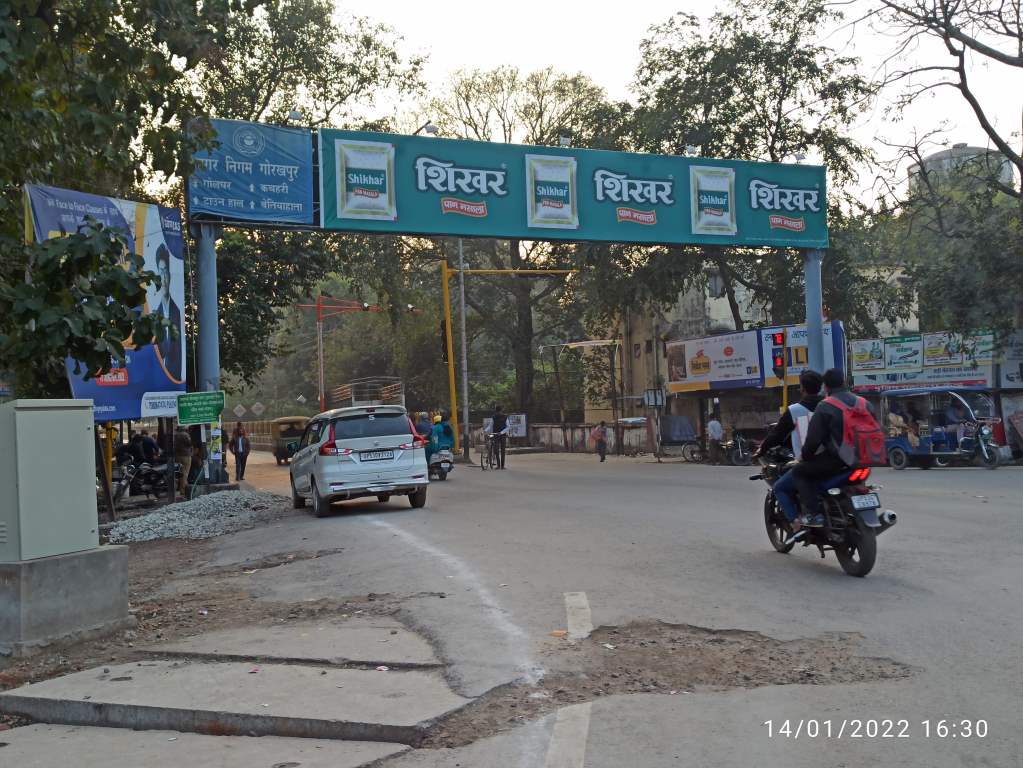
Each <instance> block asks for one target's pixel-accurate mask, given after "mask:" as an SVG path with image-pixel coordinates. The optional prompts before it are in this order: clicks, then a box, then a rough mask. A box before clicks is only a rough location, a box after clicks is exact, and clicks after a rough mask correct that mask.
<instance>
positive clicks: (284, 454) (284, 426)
mask: <svg viewBox="0 0 1023 768" xmlns="http://www.w3.org/2000/svg"><path fill="white" fill-rule="evenodd" d="M308 423H309V417H308V416H282V417H281V418H279V419H274V420H273V421H271V422H270V448H271V450H272V451H273V453H274V458H275V459H277V465H278V466H280V465H281V464H287V463H288V462H289V461H291V453H290V452H289V451H288V445H289V444H291V443H295V442H297V441H298V440H300V439H301V438H302V433H303V432H304V431H305V425H306V424H308Z"/></svg>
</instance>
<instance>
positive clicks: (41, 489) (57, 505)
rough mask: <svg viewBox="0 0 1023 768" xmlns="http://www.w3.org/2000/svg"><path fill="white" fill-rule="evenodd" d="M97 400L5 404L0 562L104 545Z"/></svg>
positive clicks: (0, 435) (0, 437)
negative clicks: (98, 476) (98, 478)
mask: <svg viewBox="0 0 1023 768" xmlns="http://www.w3.org/2000/svg"><path fill="white" fill-rule="evenodd" d="M94 429H95V425H94V424H93V412H92V400H12V401H10V402H8V403H4V404H3V405H0V563H13V562H18V561H19V560H34V559H36V558H40V557H50V556H52V555H64V554H68V553H70V552H80V551H82V550H86V549H93V548H94V547H97V546H99V525H98V521H97V518H96V448H95V438H94V433H93V430H94Z"/></svg>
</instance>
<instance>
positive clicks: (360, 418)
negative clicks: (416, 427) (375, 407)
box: [334, 413, 412, 440]
mask: <svg viewBox="0 0 1023 768" xmlns="http://www.w3.org/2000/svg"><path fill="white" fill-rule="evenodd" d="M411 431H412V428H411V427H410V426H409V423H408V416H406V415H405V414H404V413H359V414H356V415H354V416H342V417H340V418H338V419H334V439H335V440H351V439H352V438H357V437H387V436H388V435H408V434H411Z"/></svg>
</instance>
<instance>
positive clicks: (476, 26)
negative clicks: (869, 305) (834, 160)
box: [341, 0, 1023, 184]
mask: <svg viewBox="0 0 1023 768" xmlns="http://www.w3.org/2000/svg"><path fill="white" fill-rule="evenodd" d="M715 7H717V4H716V3H714V2H713V0H710V1H708V2H697V1H696V0H631V2H630V1H628V0H626V1H625V2H622V0H616V1H615V2H607V1H605V0H591V1H590V2H587V1H586V0H510V2H494V1H493V0H489V1H488V0H475V2H470V1H467V0H460V1H458V2H445V1H444V0H436V1H435V2H426V1H425V0H422V1H416V0H375V2H372V3H365V4H359V5H358V6H355V5H354V4H352V3H345V2H343V0H342V2H341V8H342V9H343V10H346V11H353V12H356V13H360V14H363V15H366V16H369V17H370V18H372V19H374V20H377V21H381V22H384V23H386V24H389V25H390V26H392V27H394V28H395V29H396V30H397V31H398V32H399V33H400V34H401V35H402V36H403V37H404V38H405V41H406V50H408V51H416V52H419V53H424V54H427V55H428V56H429V62H428V65H427V68H426V73H425V74H426V78H427V82H428V83H429V84H430V85H431V86H437V85H440V84H441V83H443V82H444V81H445V80H446V79H447V77H448V76H449V75H450V74H451V73H452V72H454V71H456V70H458V69H460V68H466V69H471V68H476V67H479V68H484V69H486V68H492V67H496V66H498V65H501V64H511V65H515V66H518V67H519V68H521V69H523V70H531V69H538V68H541V67H545V66H554V67H555V68H556V69H559V70H563V71H566V72H576V71H581V72H583V73H585V74H587V75H589V76H590V77H592V78H593V79H594V81H596V82H597V83H599V84H600V85H602V86H603V87H604V88H605V89H606V90H607V91H608V93H609V94H610V95H611V96H612V97H614V98H621V99H624V98H628V97H629V95H630V94H629V85H630V83H631V82H632V79H633V76H634V73H635V69H636V65H637V63H638V61H639V43H640V41H641V40H642V39H643V37H644V36H645V34H646V32H647V30H648V28H649V27H650V25H651V24H656V23H660V22H662V21H665V20H666V19H668V18H669V17H670V16H671V15H672V14H674V13H676V12H678V11H686V12H689V13H693V14H695V15H697V16H699V17H701V18H704V19H707V18H709V17H710V15H711V14H712V13H713V9H714V8H715ZM850 13H851V11H850ZM824 42H825V44H827V45H829V46H831V47H833V48H836V49H838V50H839V51H840V52H842V53H851V54H855V55H858V56H860V57H861V59H863V62H864V64H863V68H864V71H865V72H869V73H871V74H872V73H873V70H874V69H875V68H876V67H877V66H878V64H879V63H880V62H881V61H882V59H883V58H885V56H886V54H887V52H888V51H890V50H891V47H892V45H893V41H892V40H890V39H885V38H883V37H880V36H878V35H875V34H872V33H871V32H870V31H869V30H868V29H867V28H866V27H860V28H859V29H858V30H857V32H856V34H855V36H853V35H852V33H851V32H850V31H849V30H848V29H844V30H843V29H837V30H835V31H834V32H833V33H831V34H830V35H829V36H828V38H827V39H826V40H825V41H824ZM936 56H937V57H940V56H941V51H940V50H938V51H936ZM942 63H945V62H944V61H942ZM977 80H978V90H979V91H980V93H981V95H982V96H984V97H986V98H987V99H988V100H989V102H990V103H993V104H998V105H999V108H998V109H997V110H996V111H995V118H996V119H997V121H998V122H999V123H1000V124H1001V125H1002V126H1005V127H1006V128H1005V130H1006V132H1008V131H1010V130H1013V131H1014V130H1018V126H1019V123H1020V109H1021V100H1023V82H1018V81H1017V82H1015V83H1013V82H1010V81H1009V80H1008V77H1007V76H1006V75H1005V74H1003V73H997V74H996V73H993V72H988V71H979V72H978V75H977ZM942 121H949V122H950V123H951V128H950V131H949V133H948V139H949V141H950V142H957V141H966V142H969V143H971V144H981V145H987V143H988V142H987V141H986V138H985V136H984V134H983V133H982V131H981V130H980V128H979V127H978V126H977V125H976V123H975V121H974V119H973V118H972V113H970V112H969V111H968V109H967V107H966V106H965V103H964V102H963V100H962V98H961V97H960V96H959V95H958V93H956V92H954V91H952V90H951V89H946V90H944V91H940V92H938V93H936V94H935V95H933V96H931V97H927V98H924V99H922V100H921V102H920V104H919V105H918V106H916V107H915V108H914V109H913V111H912V112H911V113H909V114H907V115H906V116H905V117H904V119H903V120H901V121H892V120H889V119H888V118H886V117H885V115H884V112H883V102H882V104H881V105H879V106H878V107H877V108H876V109H875V110H874V112H873V113H872V114H871V115H870V116H869V117H868V118H867V119H865V120H864V121H863V122H862V124H861V125H860V126H858V127H857V128H856V130H855V135H856V136H857V137H858V138H859V139H860V140H861V141H863V142H865V143H867V144H871V145H874V146H875V148H876V149H877V151H878V153H879V155H881V156H884V155H885V154H886V153H887V154H889V155H890V154H892V153H891V151H888V150H885V148H884V147H883V146H882V145H881V140H889V141H898V140H903V139H905V138H906V137H907V136H910V135H912V132H913V130H914V129H916V130H918V131H919V132H920V133H924V132H926V131H927V130H929V129H931V128H933V127H936V126H937V125H938V124H940V123H941V122H942ZM863 182H864V183H865V184H869V180H867V179H864V180H863Z"/></svg>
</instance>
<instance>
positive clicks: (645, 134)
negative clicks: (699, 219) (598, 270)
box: [616, 0, 875, 330]
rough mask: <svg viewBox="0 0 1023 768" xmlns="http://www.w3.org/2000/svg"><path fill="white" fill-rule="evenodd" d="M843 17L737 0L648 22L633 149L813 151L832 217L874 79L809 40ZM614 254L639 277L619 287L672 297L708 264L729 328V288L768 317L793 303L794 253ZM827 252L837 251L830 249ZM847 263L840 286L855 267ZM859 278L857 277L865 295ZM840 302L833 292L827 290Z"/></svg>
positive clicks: (853, 161)
mask: <svg viewBox="0 0 1023 768" xmlns="http://www.w3.org/2000/svg"><path fill="white" fill-rule="evenodd" d="M837 18H839V15H838V13H837V12H835V11H834V10H832V8H831V7H830V6H829V5H828V4H827V3H825V2H824V1H823V0H736V1H735V2H734V3H732V5H731V6H730V7H729V8H728V9H727V10H726V11H723V12H719V13H717V14H715V15H714V16H713V17H712V18H711V20H710V22H709V24H707V25H706V26H705V27H704V26H701V25H700V23H699V21H698V20H697V19H696V18H695V17H693V16H689V15H686V14H678V15H676V16H675V17H673V18H672V19H670V20H669V21H667V22H666V23H664V24H660V25H657V26H654V27H653V28H651V30H650V34H649V37H648V38H647V39H646V40H645V41H644V42H643V43H642V46H641V57H642V58H641V63H640V66H639V69H638V72H637V80H636V91H637V94H638V96H639V105H638V107H637V109H636V110H635V114H634V116H633V124H634V135H635V139H634V141H635V144H636V145H637V146H638V148H640V149H642V150H645V151H650V152H659V153H666V154H677V155H681V154H692V153H694V152H695V153H697V154H699V155H701V156H705V157H723V158H731V159H739V160H755V161H768V162H783V161H786V160H788V161H793V160H797V159H799V158H800V157H802V156H806V155H815V156H819V157H820V158H821V160H822V161H823V162H824V164H825V165H826V166H827V168H828V174H829V181H830V185H831V188H830V190H829V193H830V200H829V216H830V218H831V220H832V221H835V222H840V221H842V219H843V218H844V214H843V212H842V210H841V208H840V206H839V202H840V200H841V199H842V196H843V187H844V185H846V184H847V183H849V182H850V181H852V180H853V179H854V178H855V176H856V168H857V166H859V165H860V164H862V163H864V162H867V161H869V160H870V154H869V152H868V151H867V150H866V149H865V148H864V147H862V146H861V145H860V144H858V143H857V142H856V141H855V140H854V139H853V138H851V136H850V135H849V128H850V127H851V125H852V123H853V122H854V120H855V119H856V118H857V117H858V115H859V114H860V113H861V112H862V111H863V109H864V108H866V106H868V105H869V103H870V101H871V99H872V97H873V96H874V93H875V88H874V86H873V85H872V84H871V83H870V82H868V81H867V80H866V79H865V78H864V77H862V76H861V75H860V74H858V73H857V71H856V68H857V64H858V61H857V59H855V58H852V57H848V56H841V55H838V54H837V53H836V52H835V51H834V50H832V49H830V48H828V47H827V46H824V45H821V44H820V43H818V42H817V41H818V40H819V39H820V37H821V33H822V31H823V30H824V29H825V27H826V26H827V25H828V24H830V23H832V22H833V21H834V20H836V19H837ZM616 258H617V259H618V260H620V261H623V262H625V264H626V266H627V269H628V271H629V273H631V274H632V275H634V277H635V278H636V279H637V280H641V281H644V282H645V285H644V286H642V287H638V288H634V287H629V286H625V285H621V286H619V287H618V288H617V289H616V290H617V291H618V292H621V291H631V292H632V293H634V294H635V295H637V296H640V297H642V296H644V295H646V296H648V297H650V298H653V299H657V298H662V299H663V298H664V297H666V296H667V297H669V298H670V297H672V296H677V295H678V294H679V293H680V292H681V291H683V290H685V289H686V288H687V287H691V286H693V285H699V284H700V282H701V280H703V277H704V275H705V271H704V266H705V265H707V266H710V267H712V268H713V269H714V270H715V271H716V272H717V273H718V274H719V275H720V276H721V278H722V281H723V284H724V287H725V295H726V297H727V298H728V301H729V304H730V306H731V309H732V316H733V320H734V323H735V327H736V329H737V330H739V329H742V327H743V319H742V308H741V307H740V305H739V302H738V300H737V298H736V290H735V288H736V286H737V285H739V284H741V285H744V286H745V287H746V288H748V289H749V290H750V291H751V292H752V293H753V295H755V296H756V297H757V299H758V301H760V302H762V303H765V304H767V305H768V306H769V307H770V308H771V311H772V313H774V314H775V315H776V317H775V319H776V320H781V319H790V318H788V317H787V313H788V311H789V310H790V309H793V308H801V307H802V300H801V294H800V298H799V300H798V301H795V300H794V299H795V293H796V292H797V287H798V286H799V285H801V282H800V281H801V272H802V260H801V258H800V257H799V256H798V254H796V253H794V252H778V251H775V250H771V249H724V248H717V247H704V248H676V249H652V250H642V249H640V250H637V249H623V250H620V251H619V252H618V253H617V254H616ZM829 260H832V261H834V260H835V255H834V254H832V253H829ZM829 269H832V270H834V271H842V270H844V271H845V273H846V279H845V280H844V281H843V283H842V286H841V289H840V290H841V291H842V292H844V293H848V291H849V290H850V286H851V285H852V284H853V283H854V282H855V281H856V280H857V279H858V278H857V277H856V275H857V271H856V270H855V269H852V268H850V267H849V265H848V264H842V263H839V262H837V261H834V263H832V264H831V265H829ZM865 289H866V286H857V288H856V291H855V292H856V293H857V294H861V293H862V292H863V291H864V290H865ZM830 298H831V299H832V302H831V303H832V304H837V303H838V301H837V299H838V298H839V297H838V296H832V297H830Z"/></svg>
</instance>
